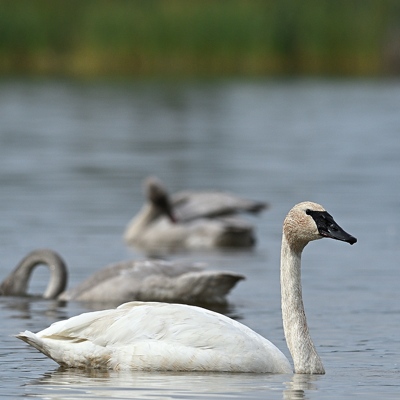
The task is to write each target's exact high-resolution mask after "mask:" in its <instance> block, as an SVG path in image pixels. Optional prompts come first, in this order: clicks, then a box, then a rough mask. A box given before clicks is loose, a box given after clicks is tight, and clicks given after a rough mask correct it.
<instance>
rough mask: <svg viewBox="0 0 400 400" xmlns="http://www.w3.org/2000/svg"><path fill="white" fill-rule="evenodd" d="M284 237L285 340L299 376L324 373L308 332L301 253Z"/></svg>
mask: <svg viewBox="0 0 400 400" xmlns="http://www.w3.org/2000/svg"><path fill="white" fill-rule="evenodd" d="M303 248H304V245H301V246H295V244H294V243H290V242H289V241H288V239H287V238H286V236H285V234H283V237H282V250H281V302H282V320H283V329H284V332H285V338H286V342H287V345H288V347H289V350H290V353H291V355H292V358H293V363H294V371H295V373H298V374H324V373H325V370H324V367H323V365H322V361H321V359H320V358H319V356H318V354H317V351H316V349H315V346H314V343H313V341H312V339H311V336H310V333H309V331H308V326H307V319H306V315H305V311H304V305H303V296H302V289H301V253H302V251H303Z"/></svg>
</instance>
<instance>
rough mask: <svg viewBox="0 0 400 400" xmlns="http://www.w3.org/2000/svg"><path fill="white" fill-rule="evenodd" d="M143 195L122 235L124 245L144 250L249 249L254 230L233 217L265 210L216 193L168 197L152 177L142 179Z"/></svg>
mask: <svg viewBox="0 0 400 400" xmlns="http://www.w3.org/2000/svg"><path fill="white" fill-rule="evenodd" d="M145 191H146V197H147V202H146V204H145V205H144V206H143V207H142V209H141V210H140V211H139V213H138V214H137V215H136V216H135V217H134V218H133V219H132V220H131V221H130V222H129V224H128V225H127V227H126V230H125V232H124V241H125V242H126V243H127V244H128V245H132V246H136V247H139V248H142V249H145V250H154V249H158V250H160V248H162V249H164V250H177V249H204V248H218V247H251V246H253V245H254V244H255V234H254V227H253V225H252V224H250V222H248V221H246V220H244V219H243V218H239V217H238V216H237V214H239V213H245V212H247V213H253V214H256V213H258V212H260V211H262V210H264V209H265V208H266V207H267V204H266V203H264V202H260V201H253V200H248V199H243V198H240V197H238V196H235V195H233V194H231V193H226V192H218V191H190V190H185V191H182V192H179V193H176V194H174V195H172V196H170V195H169V194H168V192H167V190H166V189H165V188H164V186H163V185H162V183H161V182H160V181H159V180H158V179H157V178H155V177H150V178H147V179H146V181H145Z"/></svg>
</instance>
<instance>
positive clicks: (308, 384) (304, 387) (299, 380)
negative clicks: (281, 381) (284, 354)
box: [283, 374, 321, 400]
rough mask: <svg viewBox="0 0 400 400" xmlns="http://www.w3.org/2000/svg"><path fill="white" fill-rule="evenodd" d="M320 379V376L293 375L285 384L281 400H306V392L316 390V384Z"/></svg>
mask: <svg viewBox="0 0 400 400" xmlns="http://www.w3.org/2000/svg"><path fill="white" fill-rule="evenodd" d="M320 378H321V376H320V375H307V374H294V375H293V376H292V378H291V380H290V381H288V382H285V386H286V389H285V390H284V391H283V399H285V400H302V399H306V398H307V397H308V396H307V392H309V391H315V390H318V385H317V382H318V380H319V379H320Z"/></svg>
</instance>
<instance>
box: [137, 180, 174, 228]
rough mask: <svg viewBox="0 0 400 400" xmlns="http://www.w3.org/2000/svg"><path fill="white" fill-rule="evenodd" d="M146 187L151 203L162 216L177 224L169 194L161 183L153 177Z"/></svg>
mask: <svg viewBox="0 0 400 400" xmlns="http://www.w3.org/2000/svg"><path fill="white" fill-rule="evenodd" d="M144 187H145V191H146V196H147V199H148V200H149V202H150V203H151V204H152V205H153V206H154V207H155V208H157V209H158V210H159V211H160V213H161V214H164V215H166V216H167V217H168V218H169V219H170V220H171V222H176V218H175V215H174V213H173V209H172V205H171V202H170V199H169V195H168V192H167V190H166V189H165V188H164V186H163V184H162V183H161V181H160V180H159V179H158V178H156V177H154V176H151V177H149V178H147V179H146V180H145V182H144Z"/></svg>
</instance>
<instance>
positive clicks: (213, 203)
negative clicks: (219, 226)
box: [171, 190, 268, 221]
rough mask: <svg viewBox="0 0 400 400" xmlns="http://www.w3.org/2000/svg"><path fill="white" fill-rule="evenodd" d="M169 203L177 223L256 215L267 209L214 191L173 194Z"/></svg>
mask: <svg viewBox="0 0 400 400" xmlns="http://www.w3.org/2000/svg"><path fill="white" fill-rule="evenodd" d="M171 201H172V206H173V208H174V212H175V215H176V217H177V219H178V220H179V221H190V220H193V219H197V218H214V217H219V216H227V215H233V214H238V213H245V212H248V213H253V214H256V213H259V212H260V211H263V210H265V209H266V208H267V207H268V205H267V203H265V202H261V201H256V200H249V199H245V198H242V197H239V196H236V195H234V194H232V193H229V192H221V191H216V190H208V191H200V190H197V191H196V190H184V191H181V192H178V193H175V194H173V195H172V198H171Z"/></svg>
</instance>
